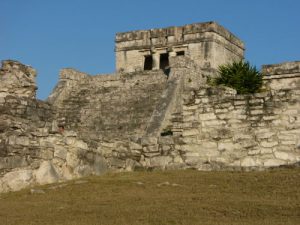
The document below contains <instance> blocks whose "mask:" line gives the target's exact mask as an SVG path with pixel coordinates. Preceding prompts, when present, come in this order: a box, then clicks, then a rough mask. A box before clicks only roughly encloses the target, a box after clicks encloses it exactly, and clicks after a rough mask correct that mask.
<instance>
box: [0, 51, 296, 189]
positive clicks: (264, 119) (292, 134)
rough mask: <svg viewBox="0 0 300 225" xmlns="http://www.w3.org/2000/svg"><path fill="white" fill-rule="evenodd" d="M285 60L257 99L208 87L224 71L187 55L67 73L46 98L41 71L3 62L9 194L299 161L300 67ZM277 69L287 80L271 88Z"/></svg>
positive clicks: (0, 153)
mask: <svg viewBox="0 0 300 225" xmlns="http://www.w3.org/2000/svg"><path fill="white" fill-rule="evenodd" d="M284 65H285V66H287V64H284ZM295 65H296V66H295ZM285 66H283V68H281V67H280V66H279V67H276V66H274V67H270V66H269V67H268V68H269V69H268V70H266V71H268V73H269V75H268V78H265V86H266V88H265V91H264V92H261V93H258V94H254V95H237V94H236V92H235V91H234V90H232V89H229V88H224V87H210V86H208V85H207V84H206V78H207V77H209V76H212V75H213V74H215V70H213V69H203V68H202V67H200V66H199V65H198V64H197V63H195V62H194V61H193V60H192V59H190V58H188V57H184V56H178V57H170V70H169V71H162V70H157V71H145V72H135V73H126V74H125V73H121V74H114V75H99V76H90V75H88V74H85V73H81V72H79V71H76V70H73V69H64V70H62V71H61V79H60V81H59V83H58V85H57V87H56V88H55V90H54V91H53V93H52V94H51V95H50V96H49V98H48V101H47V102H43V101H39V100H36V99H35V98H34V97H35V90H36V86H35V83H34V79H33V78H34V76H35V71H34V70H33V69H32V68H31V67H28V66H25V65H22V64H20V63H19V62H15V61H4V63H3V66H2V68H1V69H0V71H1V72H0V75H1V76H0V80H2V81H3V83H1V86H0V87H1V89H0V93H1V94H0V192H6V191H11V190H19V189H21V188H25V187H28V186H31V185H34V184H46V183H53V182H59V181H64V180H68V179H73V178H76V177H81V176H86V175H91V174H97V175H99V174H102V173H104V172H105V171H107V170H109V171H124V170H126V171H131V170H136V169H184V168H194V169H199V170H220V169H239V170H240V169H265V168H269V167H276V166H281V165H295V164H299V162H300V88H299V86H298V85H299V83H298V81H296V82H294V80H293V79H294V78H296V79H298V78H297V77H298V75H297V73H298V67H297V63H296V64H295V63H292V64H289V65H288V68H289V69H288V70H286V69H284V68H285ZM275 68H276V69H275ZM291 68H293V69H291ZM265 69H266V67H265ZM274 71H277V72H274ZM280 71H281V72H280ZM276 73H280V74H279V76H281V77H284V78H281V79H284V81H285V82H282V83H281V84H282V86H274V85H272V82H273V80H276V79H277V78H278V77H277V76H278V75H275V74H276ZM272 74H274V75H272ZM290 74H292V75H290ZM295 74H296V75H295ZM294 75H295V76H294ZM10 78H11V79H12V81H10ZM273 78H274V79H273ZM5 84H6V85H5ZM294 84H295V85H294ZM7 87H10V88H9V89H8V88H7ZM273 87H277V88H274V89H273Z"/></svg>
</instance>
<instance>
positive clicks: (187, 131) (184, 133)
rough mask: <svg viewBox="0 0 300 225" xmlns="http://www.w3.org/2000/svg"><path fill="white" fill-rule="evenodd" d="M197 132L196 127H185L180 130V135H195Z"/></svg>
mask: <svg viewBox="0 0 300 225" xmlns="http://www.w3.org/2000/svg"><path fill="white" fill-rule="evenodd" d="M198 134H199V130H198V129H185V130H183V132H182V136H183V137H187V136H195V135H198Z"/></svg>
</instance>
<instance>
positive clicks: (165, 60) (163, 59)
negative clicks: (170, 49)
mask: <svg viewBox="0 0 300 225" xmlns="http://www.w3.org/2000/svg"><path fill="white" fill-rule="evenodd" d="M167 67H169V54H168V53H163V54H160V59H159V68H160V69H162V70H164V69H166V68H167Z"/></svg>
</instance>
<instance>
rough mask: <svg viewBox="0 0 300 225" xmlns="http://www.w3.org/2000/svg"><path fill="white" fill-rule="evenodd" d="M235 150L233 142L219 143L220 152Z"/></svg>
mask: <svg viewBox="0 0 300 225" xmlns="http://www.w3.org/2000/svg"><path fill="white" fill-rule="evenodd" d="M234 149H235V144H234V143H232V142H219V143H218V150H219V151H232V150H234Z"/></svg>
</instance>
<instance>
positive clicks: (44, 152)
mask: <svg viewBox="0 0 300 225" xmlns="http://www.w3.org/2000/svg"><path fill="white" fill-rule="evenodd" d="M53 151H54V150H53V148H42V149H41V150H40V153H39V156H40V157H41V159H44V160H50V159H53V157H54V153H53Z"/></svg>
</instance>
